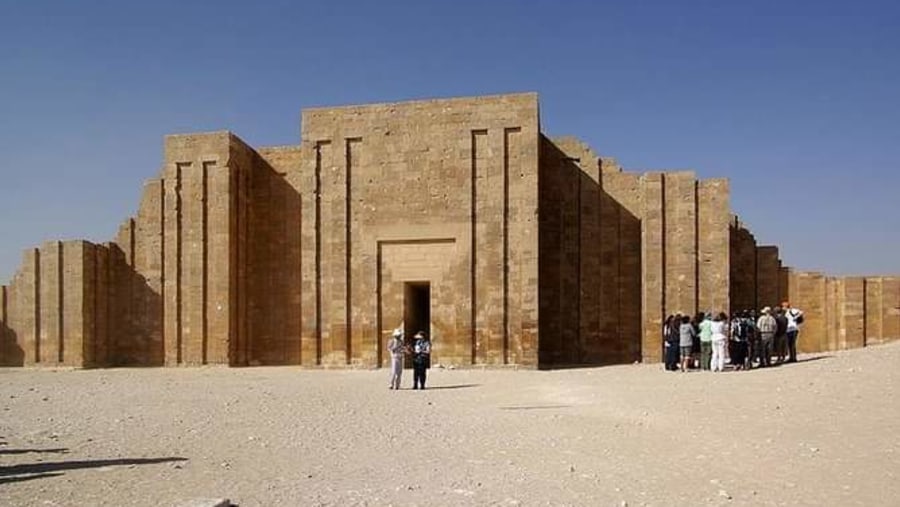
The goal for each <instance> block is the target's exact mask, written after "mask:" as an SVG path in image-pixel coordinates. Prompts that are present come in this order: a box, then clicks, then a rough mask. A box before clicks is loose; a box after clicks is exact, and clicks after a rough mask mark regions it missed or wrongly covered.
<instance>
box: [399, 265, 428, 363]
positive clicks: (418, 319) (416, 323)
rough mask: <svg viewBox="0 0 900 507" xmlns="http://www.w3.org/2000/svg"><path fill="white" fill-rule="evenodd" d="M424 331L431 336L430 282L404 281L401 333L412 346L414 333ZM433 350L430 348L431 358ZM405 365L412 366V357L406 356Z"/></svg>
mask: <svg viewBox="0 0 900 507" xmlns="http://www.w3.org/2000/svg"><path fill="white" fill-rule="evenodd" d="M419 331H424V332H425V333H426V334H428V337H429V338H431V284H429V283H428V282H406V284H405V285H404V287H403V333H404V334H405V336H406V342H407V343H408V344H409V345H410V346H412V345H413V343H415V338H414V336H415V334H416V333H417V332H419ZM433 356H434V350H433V349H432V359H433ZM406 363H407V364H406V366H407V367H408V368H412V357H411V356H409V355H407V356H406Z"/></svg>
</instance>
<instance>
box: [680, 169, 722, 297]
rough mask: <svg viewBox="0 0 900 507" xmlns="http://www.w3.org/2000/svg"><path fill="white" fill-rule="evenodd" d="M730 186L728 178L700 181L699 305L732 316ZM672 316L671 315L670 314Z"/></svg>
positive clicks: (698, 191)
mask: <svg viewBox="0 0 900 507" xmlns="http://www.w3.org/2000/svg"><path fill="white" fill-rule="evenodd" d="M730 219H731V208H730V205H729V187H728V180H726V179H710V180H703V181H698V182H697V225H698V227H697V245H698V251H697V257H698V262H697V282H698V294H699V300H698V305H699V306H700V308H708V309H711V310H712V311H713V312H725V313H727V314H730V313H731V303H730V298H729V290H728V289H729V286H730V271H729V270H730V248H729V246H730V245H729V222H730ZM669 313H671V312H669Z"/></svg>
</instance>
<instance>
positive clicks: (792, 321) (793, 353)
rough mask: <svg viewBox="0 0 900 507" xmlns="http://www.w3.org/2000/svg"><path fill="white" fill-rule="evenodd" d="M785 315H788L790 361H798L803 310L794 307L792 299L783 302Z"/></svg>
mask: <svg viewBox="0 0 900 507" xmlns="http://www.w3.org/2000/svg"><path fill="white" fill-rule="evenodd" d="M781 308H782V310H784V316H785V317H787V349H788V362H789V363H796V362H797V335H798V334H800V325H801V324H803V311H802V310H798V309H796V308H793V307H792V306H791V302H790V301H785V302H783V303H781Z"/></svg>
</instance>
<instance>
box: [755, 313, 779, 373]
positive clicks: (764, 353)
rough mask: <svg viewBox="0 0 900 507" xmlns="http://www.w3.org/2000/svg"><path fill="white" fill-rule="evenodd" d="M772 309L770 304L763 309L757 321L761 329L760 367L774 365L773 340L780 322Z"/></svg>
mask: <svg viewBox="0 0 900 507" xmlns="http://www.w3.org/2000/svg"><path fill="white" fill-rule="evenodd" d="M771 313H772V309H771V308H769V307H768V306H767V307H765V308H763V309H762V316H760V318H759V320H757V321H756V329H757V330H758V331H759V367H760V368H763V367H766V366H771V365H772V342H773V341H774V340H775V331H776V330H777V329H778V324H777V323H776V322H775V318H774V317H772V315H771Z"/></svg>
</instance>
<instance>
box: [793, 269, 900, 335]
mask: <svg viewBox="0 0 900 507" xmlns="http://www.w3.org/2000/svg"><path fill="white" fill-rule="evenodd" d="M786 300H789V301H790V302H791V304H792V305H793V306H794V307H795V308H799V309H801V310H803V312H804V314H805V317H804V323H803V325H802V328H801V331H800V338H799V341H798V349H799V350H800V351H801V352H824V351H830V350H843V349H850V348H857V347H864V346H868V345H875V344H879V343H885V342H889V341H894V340H900V278H898V277H828V276H825V275H823V274H822V273H815V272H802V271H793V270H792V271H790V272H789V273H788V291H787V298H786Z"/></svg>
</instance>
